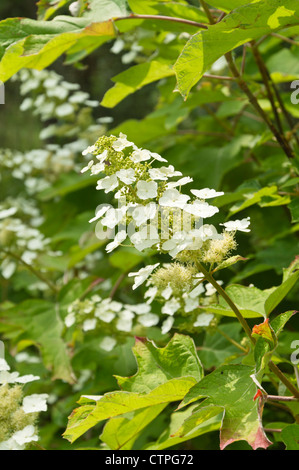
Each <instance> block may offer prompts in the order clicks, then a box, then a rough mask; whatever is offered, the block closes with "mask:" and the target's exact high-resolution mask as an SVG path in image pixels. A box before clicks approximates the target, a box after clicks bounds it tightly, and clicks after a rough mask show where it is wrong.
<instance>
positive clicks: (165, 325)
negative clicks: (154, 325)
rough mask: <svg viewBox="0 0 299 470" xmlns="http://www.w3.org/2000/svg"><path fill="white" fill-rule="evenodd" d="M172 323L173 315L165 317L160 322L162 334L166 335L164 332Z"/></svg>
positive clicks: (169, 328) (167, 330)
mask: <svg viewBox="0 0 299 470" xmlns="http://www.w3.org/2000/svg"><path fill="white" fill-rule="evenodd" d="M173 324H174V318H173V317H168V318H166V320H164V322H163V323H162V327H161V333H162V335H166V333H168V332H169V331H170V330H171V328H172V325H173Z"/></svg>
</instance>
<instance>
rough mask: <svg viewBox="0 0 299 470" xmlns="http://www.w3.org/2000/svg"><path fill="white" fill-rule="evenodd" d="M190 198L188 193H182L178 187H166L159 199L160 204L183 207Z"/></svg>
mask: <svg viewBox="0 0 299 470" xmlns="http://www.w3.org/2000/svg"><path fill="white" fill-rule="evenodd" d="M189 199H190V197H189V196H187V195H186V194H181V193H180V192H179V191H178V190H177V189H166V191H165V192H164V194H163V196H162V197H161V198H160V199H159V204H160V206H165V207H178V208H181V209H182V208H183V207H184V206H185V204H186V202H187V201H188V200H189Z"/></svg>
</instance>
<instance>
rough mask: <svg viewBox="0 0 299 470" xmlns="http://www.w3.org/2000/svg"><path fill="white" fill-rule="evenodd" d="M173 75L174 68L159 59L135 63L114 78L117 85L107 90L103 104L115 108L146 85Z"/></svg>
mask: <svg viewBox="0 0 299 470" xmlns="http://www.w3.org/2000/svg"><path fill="white" fill-rule="evenodd" d="M172 75H174V71H173V70H172V68H171V67H170V66H169V65H167V64H163V63H161V62H158V61H152V62H146V63H143V64H138V65H135V66H133V67H131V68H129V69H128V70H125V71H124V72H122V73H120V74H118V75H116V76H115V77H113V78H112V81H113V82H115V85H114V87H113V88H111V89H110V90H108V91H107V92H106V94H105V96H104V98H103V100H102V102H101V105H102V106H104V107H106V108H113V107H114V106H116V105H117V104H118V103H120V102H121V101H122V100H123V99H125V98H126V97H127V96H129V95H130V94H132V93H134V92H135V91H137V90H139V89H140V88H142V87H144V86H145V85H148V84H149V83H153V82H155V81H157V80H161V79H162V78H166V77H170V76H172Z"/></svg>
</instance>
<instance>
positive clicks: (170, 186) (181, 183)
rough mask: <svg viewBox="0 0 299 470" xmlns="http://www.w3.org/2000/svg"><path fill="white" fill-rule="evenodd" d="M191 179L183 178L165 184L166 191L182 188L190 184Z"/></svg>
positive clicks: (188, 177)
mask: <svg viewBox="0 0 299 470" xmlns="http://www.w3.org/2000/svg"><path fill="white" fill-rule="evenodd" d="M192 182H193V178H190V176H184V177H183V178H180V179H179V180H178V181H171V182H169V183H167V185H166V189H173V188H177V187H178V186H184V185H185V184H188V183H192Z"/></svg>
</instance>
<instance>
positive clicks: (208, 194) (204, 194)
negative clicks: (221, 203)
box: [190, 188, 224, 199]
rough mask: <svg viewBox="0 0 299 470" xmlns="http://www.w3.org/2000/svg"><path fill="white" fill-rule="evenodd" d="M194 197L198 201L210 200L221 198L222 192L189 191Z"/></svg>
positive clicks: (207, 189)
mask: <svg viewBox="0 0 299 470" xmlns="http://www.w3.org/2000/svg"><path fill="white" fill-rule="evenodd" d="M190 192H191V193H192V194H194V196H196V197H198V199H211V198H213V197H218V196H223V194H224V192H222V191H218V192H217V191H215V189H209V188H204V189H200V190H198V189H191V191H190Z"/></svg>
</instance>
